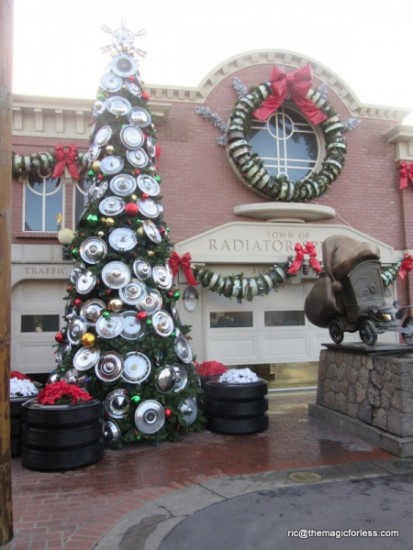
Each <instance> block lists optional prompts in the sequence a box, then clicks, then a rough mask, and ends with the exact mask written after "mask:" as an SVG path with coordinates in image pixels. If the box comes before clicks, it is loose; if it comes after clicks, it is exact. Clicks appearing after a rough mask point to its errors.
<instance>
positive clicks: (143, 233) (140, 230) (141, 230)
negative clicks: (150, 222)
mask: <svg viewBox="0 0 413 550" xmlns="http://www.w3.org/2000/svg"><path fill="white" fill-rule="evenodd" d="M135 233H136V235H137V236H138V237H143V236H144V235H145V231H144V230H143V227H140V228H139V229H137V230H136V232H135Z"/></svg>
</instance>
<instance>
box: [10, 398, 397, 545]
mask: <svg viewBox="0 0 413 550" xmlns="http://www.w3.org/2000/svg"><path fill="white" fill-rule="evenodd" d="M269 401H270V424H269V428H268V430H266V431H265V432H262V433H259V434H253V435H239V436H229V435H220V434H214V433H211V432H208V431H203V432H201V433H195V434H189V435H184V436H183V437H182V439H181V441H179V442H176V443H171V442H167V443H161V444H158V445H152V444H147V443H143V444H139V445H137V446H133V447H128V448H124V449H122V450H121V451H114V450H107V451H106V453H105V456H104V458H103V460H101V461H100V462H99V463H97V464H95V465H92V466H89V467H86V468H81V469H78V470H72V471H66V472H53V473H50V472H36V471H32V470H28V469H25V468H23V467H22V466H21V464H20V460H19V459H18V458H14V459H12V472H13V514H14V538H13V540H12V541H11V542H10V543H8V544H6V545H5V546H3V547H2V548H4V549H5V550H40V549H41V550H91V549H92V548H93V547H94V546H95V544H96V543H97V542H98V540H99V539H100V537H101V536H102V535H103V534H104V533H105V532H106V531H107V530H108V529H109V528H110V527H111V526H112V525H113V524H114V523H116V522H117V521H119V520H120V519H121V518H122V517H124V516H125V515H126V514H127V513H129V512H131V511H133V510H134V509H136V508H138V507H140V506H144V505H145V504H147V503H149V502H151V501H153V500H155V499H156V498H159V497H160V496H162V495H164V494H166V493H168V492H170V491H173V490H176V489H183V488H186V487H189V486H191V485H194V484H197V483H201V482H203V481H205V480H207V479H212V478H219V477H224V476H225V477H227V476H239V475H243V474H253V473H259V472H269V471H283V470H291V469H295V468H297V469H302V468H311V467H316V466H321V465H335V464H350V463H360V462H373V461H377V460H392V459H393V460H394V456H393V455H391V454H389V453H387V452H386V451H383V450H381V449H378V448H376V447H374V446H372V445H371V444H369V443H366V442H364V441H362V440H360V439H358V438H356V437H354V436H350V435H348V434H346V433H344V432H341V431H340V430H337V429H335V428H332V427H330V426H329V425H327V424H325V423H324V422H322V421H320V420H318V419H315V418H312V417H309V416H308V412H307V407H308V403H313V402H314V401H315V392H305V393H304V392H301V393H298V392H297V393H293V394H292V393H271V394H269Z"/></svg>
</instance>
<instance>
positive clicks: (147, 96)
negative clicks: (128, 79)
mask: <svg viewBox="0 0 413 550" xmlns="http://www.w3.org/2000/svg"><path fill="white" fill-rule="evenodd" d="M150 97H151V96H150V94H148V92H143V93H142V99H143V100H144V101H148V100H149V99H150Z"/></svg>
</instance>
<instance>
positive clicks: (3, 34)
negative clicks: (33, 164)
mask: <svg viewBox="0 0 413 550" xmlns="http://www.w3.org/2000/svg"><path fill="white" fill-rule="evenodd" d="M12 36H13V0H0V52H1V55H0V546H2V545H4V544H6V543H7V542H9V541H10V540H11V539H12V538H13V510H12V494H11V461H10V403H9V402H10V390H9V386H10V259H11V253H10V249H11V235H10V231H11V199H10V197H11V161H12V146H11V114H12V93H11V82H12Z"/></svg>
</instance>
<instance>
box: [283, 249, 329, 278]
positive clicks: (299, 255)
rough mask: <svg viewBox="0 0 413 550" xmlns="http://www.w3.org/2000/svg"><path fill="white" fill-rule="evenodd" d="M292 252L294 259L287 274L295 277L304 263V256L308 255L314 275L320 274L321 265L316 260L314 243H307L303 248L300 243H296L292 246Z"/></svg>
mask: <svg viewBox="0 0 413 550" xmlns="http://www.w3.org/2000/svg"><path fill="white" fill-rule="evenodd" d="M294 250H295V258H294V261H293V263H292V264H291V265H290V268H289V270H288V272H287V273H288V274H289V275H295V274H296V273H297V272H298V270H299V269H300V267H301V266H302V263H303V261H304V255H305V254H308V255H309V256H310V265H311V267H312V268H313V269H314V271H315V272H316V273H320V271H321V265H320V262H319V261H318V260H317V252H316V249H315V244H314V243H312V242H307V243H305V245H304V246H303V245H302V244H300V243H296V245H295V246H294Z"/></svg>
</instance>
